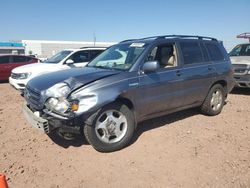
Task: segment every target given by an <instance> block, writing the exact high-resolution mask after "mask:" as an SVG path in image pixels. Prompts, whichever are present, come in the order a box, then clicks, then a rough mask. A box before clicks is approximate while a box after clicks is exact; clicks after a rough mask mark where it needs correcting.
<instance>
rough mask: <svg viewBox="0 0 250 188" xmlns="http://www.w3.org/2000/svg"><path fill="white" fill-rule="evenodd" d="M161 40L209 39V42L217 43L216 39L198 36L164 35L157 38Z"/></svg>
mask: <svg viewBox="0 0 250 188" xmlns="http://www.w3.org/2000/svg"><path fill="white" fill-rule="evenodd" d="M162 38H197V39H200V40H204V39H209V40H214V41H217V39H216V38H212V37H204V36H199V35H164V36H158V37H157V39H162Z"/></svg>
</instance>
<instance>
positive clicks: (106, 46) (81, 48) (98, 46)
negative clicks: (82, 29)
mask: <svg viewBox="0 0 250 188" xmlns="http://www.w3.org/2000/svg"><path fill="white" fill-rule="evenodd" d="M84 48H108V47H107V46H84V47H81V48H80V49H84Z"/></svg>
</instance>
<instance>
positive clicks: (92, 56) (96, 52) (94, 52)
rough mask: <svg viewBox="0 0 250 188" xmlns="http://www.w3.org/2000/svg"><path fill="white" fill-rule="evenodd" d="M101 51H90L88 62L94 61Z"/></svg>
mask: <svg viewBox="0 0 250 188" xmlns="http://www.w3.org/2000/svg"><path fill="white" fill-rule="evenodd" d="M103 51H104V50H91V51H90V60H92V59H94V58H95V57H96V56H98V55H99V54H100V53H102V52H103Z"/></svg>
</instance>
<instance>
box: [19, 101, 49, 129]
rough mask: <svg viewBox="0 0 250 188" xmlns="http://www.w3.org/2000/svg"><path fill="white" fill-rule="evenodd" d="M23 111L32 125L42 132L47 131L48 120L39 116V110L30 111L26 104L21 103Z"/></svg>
mask: <svg viewBox="0 0 250 188" xmlns="http://www.w3.org/2000/svg"><path fill="white" fill-rule="evenodd" d="M23 113H24V116H25V118H26V119H27V121H28V122H29V123H30V124H31V125H32V127H34V128H36V129H39V130H40V131H42V132H45V133H49V132H50V129H49V122H48V120H46V119H43V118H42V117H40V116H39V114H40V112H38V111H37V112H35V113H34V112H32V111H31V110H30V109H29V108H28V106H27V105H26V104H25V105H23Z"/></svg>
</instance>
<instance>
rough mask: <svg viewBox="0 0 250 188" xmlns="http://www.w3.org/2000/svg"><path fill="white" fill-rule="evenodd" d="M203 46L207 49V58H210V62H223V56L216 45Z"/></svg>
mask: <svg viewBox="0 0 250 188" xmlns="http://www.w3.org/2000/svg"><path fill="white" fill-rule="evenodd" d="M205 46H206V47H207V50H208V53H209V56H210V58H211V60H212V61H223V60H224V56H223V54H222V52H221V50H220V48H219V47H218V45H217V44H212V43H207V44H205Z"/></svg>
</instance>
